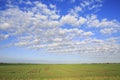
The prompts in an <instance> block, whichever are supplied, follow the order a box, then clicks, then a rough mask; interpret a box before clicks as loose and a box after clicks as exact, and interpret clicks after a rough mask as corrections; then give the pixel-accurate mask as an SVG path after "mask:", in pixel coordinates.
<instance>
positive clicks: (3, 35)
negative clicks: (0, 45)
mask: <svg viewBox="0 0 120 80" xmlns="http://www.w3.org/2000/svg"><path fill="white" fill-rule="evenodd" d="M8 37H9V35H8V34H0V40H5V39H7V38H8Z"/></svg>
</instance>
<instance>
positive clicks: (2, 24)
mask: <svg viewBox="0 0 120 80" xmlns="http://www.w3.org/2000/svg"><path fill="white" fill-rule="evenodd" d="M10 27H11V26H10V24H9V23H1V24H0V29H2V30H6V29H8V28H10Z"/></svg>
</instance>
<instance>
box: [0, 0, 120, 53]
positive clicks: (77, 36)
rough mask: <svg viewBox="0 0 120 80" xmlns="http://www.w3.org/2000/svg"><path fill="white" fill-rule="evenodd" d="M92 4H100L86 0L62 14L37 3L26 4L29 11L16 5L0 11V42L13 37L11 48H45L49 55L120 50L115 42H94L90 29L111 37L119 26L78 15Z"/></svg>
mask: <svg viewBox="0 0 120 80" xmlns="http://www.w3.org/2000/svg"><path fill="white" fill-rule="evenodd" d="M92 1H94V2H92ZM95 1H97V2H101V0H90V1H88V0H85V1H83V2H82V3H81V4H80V6H75V7H74V8H73V9H71V11H68V14H65V15H60V14H59V13H58V12H59V10H57V6H55V5H52V4H50V5H46V4H43V3H42V2H39V1H35V2H30V1H28V2H27V3H26V5H32V6H31V7H30V8H28V7H27V8H26V7H23V8H22V9H21V8H19V7H16V5H15V7H10V8H8V9H6V10H2V11H0V19H1V20H0V31H1V32H0V40H5V39H8V38H9V37H11V36H12V37H15V42H14V43H13V46H20V47H26V48H30V49H45V50H47V51H48V52H49V53H113V52H115V53H117V52H119V51H120V45H119V44H117V41H118V39H114V40H107V39H105V40H102V39H97V38H95V37H96V33H95V32H93V31H92V30H91V29H97V30H98V31H99V32H100V33H102V34H113V33H117V32H119V31H120V28H119V27H120V23H119V22H118V21H117V20H111V21H110V20H107V19H101V20H99V19H98V18H97V16H96V15H88V16H81V15H79V14H78V13H79V12H81V11H82V10H83V8H85V7H86V6H90V5H92V4H93V3H95ZM93 8H94V7H93ZM74 11H75V12H74ZM66 25H67V26H68V27H67V26H66ZM64 26H65V27H64ZM86 28H88V29H86ZM102 36H103V35H102Z"/></svg>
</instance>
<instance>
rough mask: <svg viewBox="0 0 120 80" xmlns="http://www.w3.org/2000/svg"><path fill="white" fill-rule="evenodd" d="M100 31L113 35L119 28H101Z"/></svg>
mask: <svg viewBox="0 0 120 80" xmlns="http://www.w3.org/2000/svg"><path fill="white" fill-rule="evenodd" d="M100 32H101V33H102V34H109V35H111V34H112V33H116V32H117V30H115V29H113V28H104V29H101V30H100Z"/></svg>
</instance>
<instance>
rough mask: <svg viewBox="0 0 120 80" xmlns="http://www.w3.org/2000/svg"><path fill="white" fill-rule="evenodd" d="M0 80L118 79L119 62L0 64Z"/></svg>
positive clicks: (119, 72)
mask: <svg viewBox="0 0 120 80" xmlns="http://www.w3.org/2000/svg"><path fill="white" fill-rule="evenodd" d="M0 80H120V64H0Z"/></svg>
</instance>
